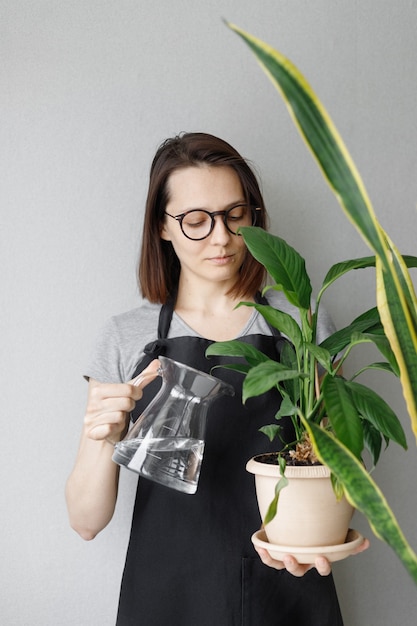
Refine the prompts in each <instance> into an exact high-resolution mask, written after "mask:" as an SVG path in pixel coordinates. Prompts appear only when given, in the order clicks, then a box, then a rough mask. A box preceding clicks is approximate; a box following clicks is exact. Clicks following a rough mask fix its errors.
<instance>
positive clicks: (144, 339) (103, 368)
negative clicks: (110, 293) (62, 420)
mask: <svg viewBox="0 0 417 626" xmlns="http://www.w3.org/2000/svg"><path fill="white" fill-rule="evenodd" d="M160 309H161V305H159V304H151V303H150V302H147V301H144V302H143V303H141V304H140V305H139V306H137V307H135V308H134V309H130V310H129V311H126V312H124V313H119V314H117V315H113V316H111V317H110V318H109V319H108V320H107V321H106V322H105V324H104V325H103V326H102V328H101V330H100V331H99V332H98V334H97V337H96V341H95V345H94V347H93V351H92V355H91V357H90V363H89V365H88V367H87V370H86V372H85V376H86V377H91V378H95V379H97V380H100V381H101V382H119V381H123V380H128V379H129V378H130V376H131V374H132V371H133V369H134V367H135V364H136V363H137V361H138V359H139V357H140V355H141V353H142V351H143V348H144V346H145V345H146V344H147V343H149V342H150V341H153V340H154V339H155V338H156V336H157V329H158V317H159V311H160Z"/></svg>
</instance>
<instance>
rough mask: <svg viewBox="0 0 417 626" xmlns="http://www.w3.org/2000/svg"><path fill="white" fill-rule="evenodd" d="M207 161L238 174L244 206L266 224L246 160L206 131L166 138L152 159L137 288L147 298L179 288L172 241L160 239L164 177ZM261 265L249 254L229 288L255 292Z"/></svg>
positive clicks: (154, 298) (242, 293)
mask: <svg viewBox="0 0 417 626" xmlns="http://www.w3.org/2000/svg"><path fill="white" fill-rule="evenodd" d="M203 164H207V165H210V166H215V167H221V166H226V167H231V168H232V169H233V170H234V171H235V172H236V174H237V175H238V177H239V180H240V183H241V185H242V189H243V193H244V194H245V198H246V201H247V203H248V204H250V205H252V206H256V207H259V208H260V209H261V210H260V211H258V212H257V213H258V217H257V221H256V225H257V226H260V227H261V228H265V227H266V221H267V215H266V211H265V206H264V201H263V198H262V194H261V191H260V188H259V184H258V181H257V179H256V176H255V174H254V173H253V171H252V169H251V168H250V167H249V165H248V163H247V162H246V161H245V159H243V158H242V157H241V156H240V154H239V153H238V152H237V151H236V150H235V149H234V148H233V147H232V146H231V145H230V144H228V143H227V142H226V141H223V140H222V139H219V138H218V137H214V136H213V135H208V134H206V133H184V134H181V135H178V136H176V137H173V138H171V139H167V140H166V141H164V142H163V143H162V144H161V146H160V147H159V148H158V150H157V152H156V155H155V157H154V159H153V161H152V165H151V170H150V180H149V189H148V196H147V200H146V210H145V219H144V224H143V238H142V250H141V254H140V258H139V270H138V278H139V286H140V289H141V293H142V295H143V296H144V297H145V298H147V299H148V300H149V301H150V302H155V303H161V304H164V303H165V302H166V301H167V299H168V298H169V297H174V295H175V292H176V290H177V287H178V280H179V274H180V264H179V260H178V257H177V255H176V254H175V252H174V249H173V247H172V244H171V242H170V241H164V240H163V239H161V237H160V227H161V223H162V222H163V220H164V219H165V216H164V211H165V208H166V206H167V204H168V201H169V197H168V194H169V189H168V180H169V177H170V175H171V174H172V173H173V172H175V171H176V170H178V169H180V168H185V167H198V166H201V165H203ZM264 277H265V271H264V268H263V267H262V265H261V264H260V263H258V261H256V260H255V259H254V258H253V257H252V255H251V254H250V253H249V252H248V253H247V255H246V258H245V261H244V263H243V265H242V267H241V269H240V274H239V278H238V280H237V282H236V284H235V285H234V287H233V289H232V290H231V294H232V295H235V296H236V297H244V296H247V295H248V294H255V293H256V292H257V291H258V290H259V289H260V287H261V286H262V283H263V280H264Z"/></svg>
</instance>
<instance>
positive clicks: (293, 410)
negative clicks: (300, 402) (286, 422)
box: [275, 395, 297, 419]
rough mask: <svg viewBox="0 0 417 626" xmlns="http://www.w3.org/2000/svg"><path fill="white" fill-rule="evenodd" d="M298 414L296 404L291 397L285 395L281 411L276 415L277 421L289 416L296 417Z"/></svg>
mask: <svg viewBox="0 0 417 626" xmlns="http://www.w3.org/2000/svg"><path fill="white" fill-rule="evenodd" d="M296 414H297V406H296V404H294V402H293V401H292V399H291V397H289V396H287V395H284V397H283V399H282V402H281V406H280V407H279V410H278V411H277V413H276V414H275V419H281V417H287V416H290V415H296Z"/></svg>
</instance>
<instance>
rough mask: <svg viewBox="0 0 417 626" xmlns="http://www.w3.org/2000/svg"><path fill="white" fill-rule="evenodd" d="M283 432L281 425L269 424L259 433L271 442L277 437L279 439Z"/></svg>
mask: <svg viewBox="0 0 417 626" xmlns="http://www.w3.org/2000/svg"><path fill="white" fill-rule="evenodd" d="M281 430H282V426H280V425H279V424H267V425H266V426H262V427H261V428H260V429H259V431H260V432H261V433H263V434H264V435H266V436H267V437H268V439H269V441H273V440H274V439H275V437H278V436H279V434H280V432H281Z"/></svg>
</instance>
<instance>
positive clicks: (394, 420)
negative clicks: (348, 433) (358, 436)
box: [345, 381, 407, 450]
mask: <svg viewBox="0 0 417 626" xmlns="http://www.w3.org/2000/svg"><path fill="white" fill-rule="evenodd" d="M345 385H346V387H347V389H348V390H349V392H350V395H351V397H352V399H353V403H354V405H355V407H356V410H357V411H358V413H359V415H361V416H362V417H364V418H365V419H367V420H369V421H370V422H371V424H372V425H373V426H374V427H375V428H376V429H377V430H378V431H379V432H381V433H382V434H383V435H385V436H386V437H388V438H389V439H392V441H395V442H396V443H398V445H400V446H402V447H403V448H404V449H405V450H406V449H407V440H406V437H405V433H404V430H403V427H402V426H401V422H400V420H399V419H398V417H397V416H396V415H395V413H394V411H393V410H392V409H391V407H390V406H389V405H388V404H387V403H386V402H385V400H384V399H383V398H381V396H379V395H378V394H377V393H376V392H375V391H373V390H372V389H370V388H369V387H365V385H361V384H360V383H357V382H352V381H345Z"/></svg>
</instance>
